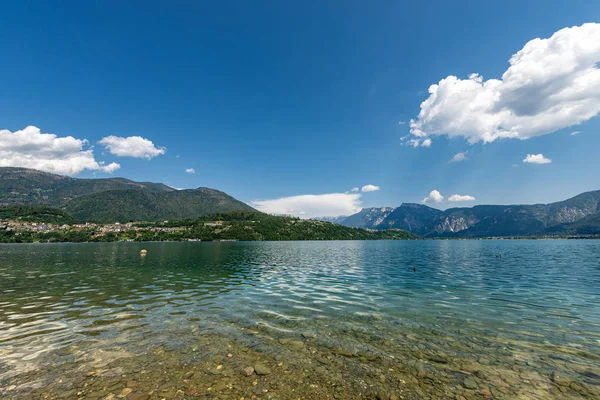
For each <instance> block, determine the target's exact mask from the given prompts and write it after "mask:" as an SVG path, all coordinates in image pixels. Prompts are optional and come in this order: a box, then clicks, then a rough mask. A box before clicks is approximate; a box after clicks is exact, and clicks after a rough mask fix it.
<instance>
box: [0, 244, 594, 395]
mask: <svg viewBox="0 0 600 400" xmlns="http://www.w3.org/2000/svg"><path fill="white" fill-rule="evenodd" d="M142 248H145V249H147V250H148V255H147V256H145V257H141V256H140V254H139V251H140V250H141V249H142ZM497 254H501V255H502V257H501V258H496V255H497ZM413 268H416V272H415V271H413ZM247 367H254V368H255V369H256V372H261V373H263V372H268V374H264V375H257V374H256V373H252V374H250V375H249V376H246V374H245V373H244V368H247ZM263 367H264V368H266V369H267V371H261V369H263ZM119 396H121V398H127V399H138V400H139V399H148V398H149V399H155V398H156V399H162V398H215V399H240V398H242V397H244V398H245V399H250V398H252V396H256V398H275V399H297V398H305V399H327V398H338V399H354V398H367V399H370V398H380V399H390V398H392V399H393V398H394V396H396V397H395V398H405V399H421V398H432V399H435V398H456V399H463V398H466V399H471V398H506V399H514V398H523V399H547V398H565V399H577V398H600V241H593V240H581V241H558V240H553V241H418V242H414V241H408V242H391V241H385V242H271V243H151V244H149V243H145V244H133V243H120V244H59V245H47V244H43V245H0V397H1V398H7V399H13V398H14V399H23V398H34V399H35V398H51V399H53V398H69V399H70V398H73V399H77V398H86V399H104V398H109V399H110V398H119Z"/></svg>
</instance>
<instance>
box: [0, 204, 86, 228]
mask: <svg viewBox="0 0 600 400" xmlns="http://www.w3.org/2000/svg"><path fill="white" fill-rule="evenodd" d="M0 220H13V221H25V222H43V223H47V224H58V225H63V224H72V223H74V222H75V219H74V218H73V217H72V216H71V215H69V214H68V213H67V212H65V211H63V210H61V209H59V208H55V207H44V206H28V205H27V206H0Z"/></svg>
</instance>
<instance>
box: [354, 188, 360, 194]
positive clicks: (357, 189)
mask: <svg viewBox="0 0 600 400" xmlns="http://www.w3.org/2000/svg"><path fill="white" fill-rule="evenodd" d="M359 190H360V189H359V188H357V187H355V188H352V192H355V193H356V192H358V191H359Z"/></svg>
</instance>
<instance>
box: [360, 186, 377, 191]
mask: <svg viewBox="0 0 600 400" xmlns="http://www.w3.org/2000/svg"><path fill="white" fill-rule="evenodd" d="M380 189H381V188H380V187H379V186H375V185H365V186H363V187H362V188H361V190H362V191H363V192H376V191H378V190H380Z"/></svg>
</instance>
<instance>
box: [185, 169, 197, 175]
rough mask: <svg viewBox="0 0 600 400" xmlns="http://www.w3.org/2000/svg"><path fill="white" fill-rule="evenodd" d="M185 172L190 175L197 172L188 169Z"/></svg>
mask: <svg viewBox="0 0 600 400" xmlns="http://www.w3.org/2000/svg"><path fill="white" fill-rule="evenodd" d="M185 172H187V173H188V174H195V173H196V170H195V169H194V168H188V169H186V170H185Z"/></svg>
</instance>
